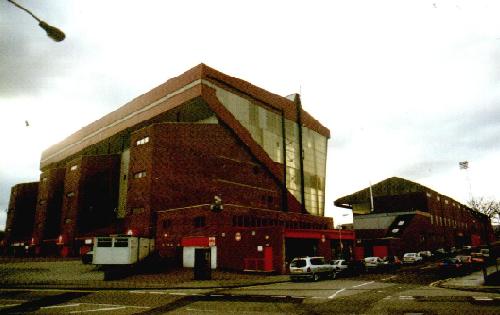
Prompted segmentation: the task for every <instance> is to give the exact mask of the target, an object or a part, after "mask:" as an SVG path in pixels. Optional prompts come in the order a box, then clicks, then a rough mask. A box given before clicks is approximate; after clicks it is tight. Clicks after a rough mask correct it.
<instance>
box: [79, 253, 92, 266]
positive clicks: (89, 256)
mask: <svg viewBox="0 0 500 315" xmlns="http://www.w3.org/2000/svg"><path fill="white" fill-rule="evenodd" d="M93 256H94V252H93V251H88V252H86V253H85V254H83V255H82V263H84V264H86V265H87V264H91V263H92V258H93Z"/></svg>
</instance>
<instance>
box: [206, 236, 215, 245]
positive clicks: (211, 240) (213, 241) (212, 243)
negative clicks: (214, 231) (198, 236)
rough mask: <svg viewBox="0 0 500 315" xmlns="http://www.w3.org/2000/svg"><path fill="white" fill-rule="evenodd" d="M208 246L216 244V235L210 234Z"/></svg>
mask: <svg viewBox="0 0 500 315" xmlns="http://www.w3.org/2000/svg"><path fill="white" fill-rule="evenodd" d="M208 246H210V247H212V246H215V237H214V236H210V237H209V238H208Z"/></svg>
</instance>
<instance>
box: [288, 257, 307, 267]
mask: <svg viewBox="0 0 500 315" xmlns="http://www.w3.org/2000/svg"><path fill="white" fill-rule="evenodd" d="M305 266H306V261H305V260H304V259H297V260H294V261H292V263H291V264H290V267H295V268H302V267H305Z"/></svg>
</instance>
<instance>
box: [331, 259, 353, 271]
mask: <svg viewBox="0 0 500 315" xmlns="http://www.w3.org/2000/svg"><path fill="white" fill-rule="evenodd" d="M332 265H333V266H334V267H335V270H336V271H337V272H342V271H345V270H346V269H347V268H348V267H349V264H348V262H347V260H345V259H337V260H334V261H332Z"/></svg>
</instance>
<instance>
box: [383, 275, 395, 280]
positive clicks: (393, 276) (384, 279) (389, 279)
mask: <svg viewBox="0 0 500 315" xmlns="http://www.w3.org/2000/svg"><path fill="white" fill-rule="evenodd" d="M396 277H397V276H392V277H389V278H384V279H381V280H382V281H387V280H390V279H394V278H396Z"/></svg>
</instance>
